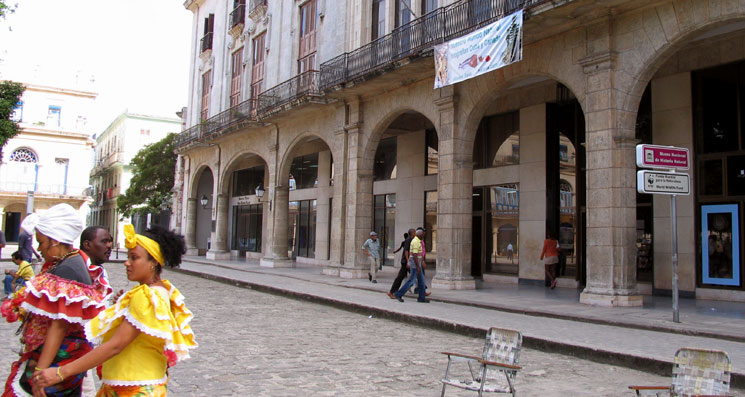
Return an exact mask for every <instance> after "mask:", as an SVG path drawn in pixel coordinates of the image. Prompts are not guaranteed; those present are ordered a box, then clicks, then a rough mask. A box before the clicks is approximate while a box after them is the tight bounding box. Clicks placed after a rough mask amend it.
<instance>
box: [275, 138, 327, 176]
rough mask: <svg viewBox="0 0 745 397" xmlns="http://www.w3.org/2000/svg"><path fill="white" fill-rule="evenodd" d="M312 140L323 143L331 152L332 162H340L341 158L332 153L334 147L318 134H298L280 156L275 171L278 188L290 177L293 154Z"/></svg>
mask: <svg viewBox="0 0 745 397" xmlns="http://www.w3.org/2000/svg"><path fill="white" fill-rule="evenodd" d="M313 139H319V140H321V142H323V144H324V145H326V147H327V148H328V149H329V151H330V152H331V159H332V161H340V160H341V156H340V155H339V156H337V153H335V152H334V146H333V145H332V144H329V142H328V141H327V139H326V138H324V137H323V136H322V135H320V134H316V133H313V132H304V133H302V134H298V135H297V136H296V137H295V138H294V139H293V140H292V141H291V142H290V144H289V145H288V146H287V150H285V152H284V153H283V154H282V158H281V161H280V163H279V164H280V165H279V170H278V171H277V185H278V186H284V184H285V183H286V181H287V180H288V179H289V177H290V167H291V165H292V159H293V158H294V155H295V153H296V152H297V149H298V147H300V145H302V144H304V143H307V142H309V141H312V140H313Z"/></svg>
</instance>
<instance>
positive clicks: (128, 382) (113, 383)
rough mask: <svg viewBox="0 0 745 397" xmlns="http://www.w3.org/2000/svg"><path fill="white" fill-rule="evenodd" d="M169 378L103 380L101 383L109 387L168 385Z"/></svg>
mask: <svg viewBox="0 0 745 397" xmlns="http://www.w3.org/2000/svg"><path fill="white" fill-rule="evenodd" d="M167 380H168V376H164V377H162V378H160V379H153V380H115V379H106V378H103V379H101V383H104V384H107V385H109V386H154V385H160V384H163V383H166V381H167Z"/></svg>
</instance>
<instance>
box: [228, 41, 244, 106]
mask: <svg viewBox="0 0 745 397" xmlns="http://www.w3.org/2000/svg"><path fill="white" fill-rule="evenodd" d="M231 60H232V62H231V63H232V70H231V76H230V107H231V108H232V107H234V106H238V104H239V103H241V82H242V78H241V76H243V49H242V48H241V49H240V50H238V51H236V52H234V53H233V56H232V57H231Z"/></svg>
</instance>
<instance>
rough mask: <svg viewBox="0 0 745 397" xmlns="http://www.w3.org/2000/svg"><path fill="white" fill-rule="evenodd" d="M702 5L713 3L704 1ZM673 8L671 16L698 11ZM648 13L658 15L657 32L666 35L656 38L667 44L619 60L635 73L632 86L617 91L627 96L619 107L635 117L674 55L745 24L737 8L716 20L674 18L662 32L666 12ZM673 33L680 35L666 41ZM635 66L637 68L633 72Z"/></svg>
mask: <svg viewBox="0 0 745 397" xmlns="http://www.w3.org/2000/svg"><path fill="white" fill-rule="evenodd" d="M673 3H681V1H675V2H673ZM701 3H710V2H709V1H701ZM670 8H671V9H672V11H671V10H666V11H667V12H668V13H669V12H672V13H676V12H679V13H684V12H686V11H688V12H695V10H686V7H672V6H671V7H670ZM714 8H719V7H714ZM721 8H724V6H723V5H722V6H721ZM709 9H710V10H711V9H712V8H711V7H710V8H709ZM646 12H647V13H651V12H655V13H656V14H657V16H658V19H657V20H656V21H655V22H656V25H655V26H654V28H657V29H659V30H664V32H665V34H662V33H661V32H659V33H658V34H657V35H656V36H657V37H660V38H662V40H664V41H663V42H661V43H649V45H648V46H646V47H645V48H646V49H647V52H646V53H644V54H640V53H639V52H640V51H638V52H631V51H629V52H627V53H624V54H622V55H621V56H620V57H619V61H618V62H617V64H618V65H619V66H624V65H627V66H629V68H628V69H626V70H630V71H632V73H631V75H630V76H628V81H629V82H630V83H629V86H628V87H618V88H621V89H620V90H619V91H620V92H624V93H626V95H625V97H624V98H623V100H622V101H620V104H621V105H622V107H621V108H622V109H623V110H626V111H629V112H633V114H636V112H637V110H638V108H639V103H640V102H641V98H642V94H643V93H644V89H645V88H646V86H647V84H648V83H649V82H650V81H651V80H652V77H653V76H654V74H655V73H657V71H658V70H659V69H660V67H661V66H662V65H663V64H664V63H665V62H666V61H667V60H668V59H670V58H671V57H672V56H673V55H675V53H677V52H678V51H679V50H681V49H682V48H683V47H685V45H686V44H689V43H690V42H691V39H693V38H696V37H698V36H700V35H702V34H704V33H706V32H710V31H712V30H714V29H716V28H720V27H724V26H726V25H730V24H733V23H738V22H743V21H745V16H744V15H743V14H742V12H741V11H740V10H739V9H738V8H736V7H735V8H732V9H730V10H729V13H722V14H720V15H718V16H716V17H712V16H711V15H703V14H702V15H700V16H699V17H697V18H693V17H691V16H683V17H681V16H680V15H675V16H673V17H672V21H674V23H673V24H672V26H665V27H664V28H663V27H662V26H661V25H663V23H662V22H661V21H660V18H663V16H662V15H660V13H663V14H664V12H663V10H661V9H659V10H658V9H657V8H655V9H652V10H647V11H646ZM648 16H651V15H647V14H645V15H644V18H645V22H647V19H648V18H647V17H648ZM684 21H689V22H690V23H689V24H684V23H682V22H684ZM673 30H677V32H676V33H674V34H673V35H672V36H671V37H669V38H666V37H667V36H666V35H667V34H668V31H673ZM635 48H636V47H635ZM640 58H641V59H640ZM635 65H636V68H634V66H635Z"/></svg>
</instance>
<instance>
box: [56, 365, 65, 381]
mask: <svg viewBox="0 0 745 397" xmlns="http://www.w3.org/2000/svg"><path fill="white" fill-rule="evenodd" d="M60 368H62V367H57V376H59V381H60V382H63V381H64V380H65V378H64V377H63V376H62V374H61V373H60V372H59V369H60Z"/></svg>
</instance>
